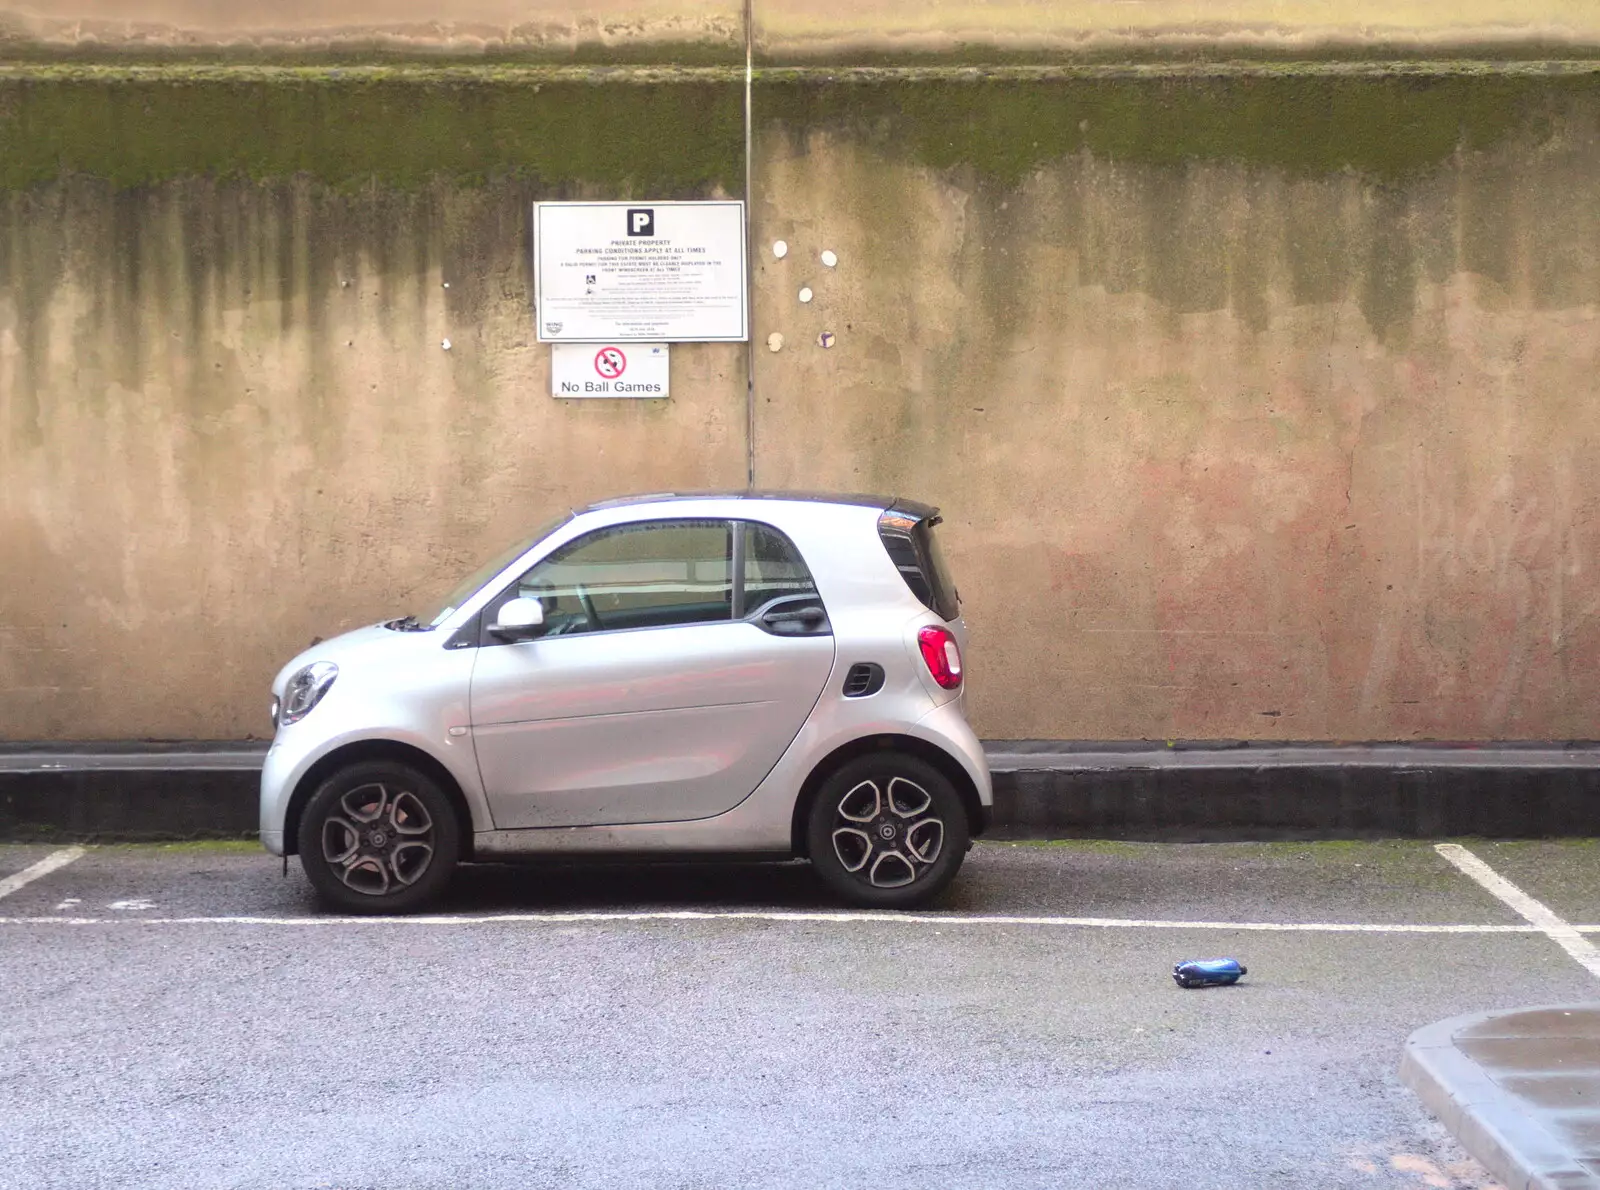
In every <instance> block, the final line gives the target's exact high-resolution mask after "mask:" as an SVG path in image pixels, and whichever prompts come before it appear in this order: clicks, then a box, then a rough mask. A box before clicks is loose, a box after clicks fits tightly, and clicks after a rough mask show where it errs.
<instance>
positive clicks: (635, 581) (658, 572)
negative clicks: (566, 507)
mask: <svg viewBox="0 0 1600 1190" xmlns="http://www.w3.org/2000/svg"><path fill="white" fill-rule="evenodd" d="M732 556H733V551H732V537H731V526H730V525H729V522H727V521H723V520H716V521H709V520H704V521H693V520H684V521H649V522H645V523H642V524H636V525H616V526H613V527H611V528H608V529H597V530H595V531H594V532H593V533H586V534H585V535H584V536H582V537H580V538H578V539H577V540H575V541H571V542H568V543H567V544H566V545H564V546H562V547H561V548H560V549H558V550H556V551H555V553H553V554H551V555H550V556H549V557H547V558H545V559H544V560H543V561H542V562H539V563H538V564H537V565H535V566H534V567H533V568H532V569H531V570H529V571H528V572H527V573H525V574H524V575H523V576H522V577H521V578H519V579H518V580H517V582H516V585H515V587H514V588H513V589H512V591H510V592H508V593H507V594H508V595H511V594H514V595H517V596H524V597H529V598H535V599H538V600H539V601H540V602H541V603H543V604H544V617H545V632H544V634H543V635H545V636H565V635H570V634H572V633H575V632H610V631H617V630H620V629H626V628H665V627H669V626H671V625H675V624H703V623H711V622H714V621H717V620H727V619H731V618H732V615H733V579H732V576H733V566H732Z"/></svg>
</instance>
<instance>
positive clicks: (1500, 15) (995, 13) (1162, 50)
mask: <svg viewBox="0 0 1600 1190" xmlns="http://www.w3.org/2000/svg"><path fill="white" fill-rule="evenodd" d="M752 8H753V13H754V18H755V21H754V34H755V40H756V46H757V50H758V52H759V54H760V55H761V56H762V57H763V59H770V60H779V61H783V60H802V61H804V60H815V59H817V58H819V57H826V58H829V59H833V60H838V59H840V58H855V57H861V56H863V55H884V54H889V55H905V54H912V55H926V54H938V55H949V54H972V53H980V54H982V55H984V56H986V57H988V56H992V54H993V53H994V52H995V51H999V52H1002V53H1007V54H1019V55H1036V54H1047V55H1059V54H1063V53H1066V54H1090V55H1094V54H1110V55H1113V56H1116V57H1118V58H1125V57H1126V56H1127V55H1129V54H1145V53H1152V54H1171V53H1181V54H1186V55H1191V54H1217V53H1222V54H1229V55H1232V54H1237V53H1241V52H1242V53H1268V54H1272V53H1293V54H1304V53H1307V52H1313V53H1327V52H1334V53H1338V52H1349V51H1353V52H1356V53H1361V54H1366V53H1370V52H1372V51H1373V50H1374V49H1379V50H1382V51H1385V52H1394V51H1397V50H1398V51H1401V52H1408V53H1409V52H1416V51H1419V50H1425V51H1429V52H1433V51H1437V50H1439V49H1441V48H1445V49H1448V48H1452V47H1460V46H1466V45H1476V46H1489V47H1495V49H1496V50H1497V52H1503V51H1504V50H1505V49H1507V48H1508V47H1515V46H1518V45H1529V44H1531V45H1536V46H1538V47H1539V50H1538V52H1540V53H1551V52H1567V51H1570V50H1571V49H1572V48H1573V47H1584V46H1587V47H1593V46H1594V45H1595V44H1597V43H1600V10H1597V9H1596V6H1595V5H1594V4H1593V3H1591V2H1590V0H1141V2H1140V3H1138V4H1126V3H1123V4H1113V3H1106V2H1105V0H954V2H950V0H946V2H942V3H937V4H935V3H929V2H928V0H754V2H753V5H752ZM743 10H744V5H743V3H742V2H741V0H584V2H583V3H582V4H575V3H570V2H563V0H454V2H452V3H449V4H444V3H441V2H440V0H353V2H348V3H341V4H337V5H329V4H326V3H321V2H319V0H237V2H231V3H229V2H219V0H49V2H48V3H41V2H38V0H33V2H26V0H23V2H19V0H0V37H5V38H7V39H9V40H10V42H11V45H12V51H13V52H18V51H21V50H27V51H29V52H34V53H47V54H63V53H70V54H82V53H112V54H125V53H150V54H173V53H187V52H209V51H215V50H217V49H226V50H229V51H236V52H246V53H269V54H283V53H290V54H297V53H316V52H326V51H339V50H344V49H353V50H358V51H361V52H370V51H373V50H381V51H387V52H399V53H421V54H430V55H437V54H441V53H443V54H460V55H479V54H485V53H487V54H494V55H505V54H511V55H517V56H524V57H529V56H531V57H565V56H572V55H579V56H588V57H594V56H601V57H617V56H623V57H641V56H642V57H649V58H651V59H652V60H665V61H684V60H687V58H695V59H705V58H710V57H719V56H720V57H724V58H734V57H741V58H742V55H743V46H744V30H743Z"/></svg>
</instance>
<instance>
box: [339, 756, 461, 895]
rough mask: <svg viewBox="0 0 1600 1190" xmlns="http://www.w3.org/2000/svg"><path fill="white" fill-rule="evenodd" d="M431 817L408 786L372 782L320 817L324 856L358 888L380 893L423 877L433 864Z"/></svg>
mask: <svg viewBox="0 0 1600 1190" xmlns="http://www.w3.org/2000/svg"><path fill="white" fill-rule="evenodd" d="M435 834H436V832H435V828H434V822H433V816H432V815H430V814H429V813H428V810H427V807H426V806H424V805H423V804H422V799H421V798H419V797H418V796H417V795H416V794H415V793H412V792H410V791H409V790H403V789H400V790H397V789H395V788H394V787H393V786H391V785H388V784H385V783H381V782H373V783H371V784H367V785H358V786H356V787H355V788H354V789H351V790H350V791H349V792H347V793H345V794H344V795H343V796H342V797H340V798H339V801H338V805H337V806H336V807H335V809H334V811H333V812H332V813H330V814H329V815H328V816H327V817H326V818H325V819H323V822H322V858H323V859H324V860H326V861H327V864H328V867H329V869H331V870H332V872H333V873H334V875H336V876H337V877H338V878H339V880H340V881H341V882H342V883H343V884H344V885H345V886H346V887H347V888H349V889H351V890H352V891H354V892H358V893H362V894H365V895H366V896H372V897H381V896H383V895H384V894H385V893H388V892H391V891H394V890H396V889H401V888H407V887H409V886H411V885H413V884H415V883H416V882H417V881H418V880H420V879H421V878H422V876H423V874H424V873H426V872H427V870H428V867H429V865H430V864H432V863H433V856H434V848H435V844H436V838H435Z"/></svg>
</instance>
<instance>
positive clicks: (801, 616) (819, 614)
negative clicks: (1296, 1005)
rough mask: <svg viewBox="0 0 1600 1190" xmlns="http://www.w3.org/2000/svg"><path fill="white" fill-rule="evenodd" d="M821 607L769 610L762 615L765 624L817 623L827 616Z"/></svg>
mask: <svg viewBox="0 0 1600 1190" xmlns="http://www.w3.org/2000/svg"><path fill="white" fill-rule="evenodd" d="M826 615H827V613H825V612H824V611H823V610H822V609H821V608H820V607H803V608H801V609H800V610H798V611H792V612H768V613H767V614H766V615H764V616H762V617H761V622H762V623H763V624H815V623H818V622H819V621H821V620H823V619H825V618H826Z"/></svg>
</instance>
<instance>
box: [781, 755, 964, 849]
mask: <svg viewBox="0 0 1600 1190" xmlns="http://www.w3.org/2000/svg"><path fill="white" fill-rule="evenodd" d="M873 752H900V753H904V754H905V755H907V756H915V757H916V758H917V759H919V760H922V761H926V762H927V763H928V764H931V765H932V766H933V767H934V768H936V769H938V770H939V772H940V774H941V775H943V776H944V777H945V779H946V780H948V781H949V782H950V784H952V785H953V786H955V789H956V792H957V793H958V794H960V795H961V804H962V806H963V807H964V808H965V809H966V811H967V827H968V830H969V831H970V833H971V836H972V838H974V839H976V838H977V837H978V836H979V835H981V834H982V833H983V831H984V828H985V827H986V826H987V825H988V815H987V814H985V813H984V809H983V802H982V801H981V800H980V799H979V797H978V787H977V785H975V784H974V783H973V780H972V776H971V774H969V773H968V772H967V770H966V768H965V767H964V766H963V765H962V764H961V762H960V761H959V760H957V759H956V758H955V757H954V756H952V755H950V753H948V752H946V751H945V750H944V749H943V748H941V747H939V746H938V745H937V744H932V743H929V742H928V741H927V740H923V739H918V738H917V737H916V736H909V735H898V734H895V733H892V732H886V733H878V734H875V735H869V736H862V737H861V738H859V739H854V740H851V741H850V742H849V743H847V744H841V745H840V746H839V747H837V748H835V749H834V750H833V751H832V752H830V753H828V755H826V756H824V757H823V758H822V759H821V760H820V761H818V762H817V763H816V764H815V765H814V766H813V767H812V769H811V772H810V773H809V774H808V775H807V777H806V779H805V781H804V782H803V783H802V784H801V786H800V796H799V797H797V798H795V802H794V815H793V818H792V819H791V821H790V825H789V846H790V848H791V850H792V851H793V854H795V855H796V856H805V855H806V854H807V847H806V821H807V818H808V817H809V815H810V813H811V803H812V802H813V801H815V800H816V797H817V791H818V790H820V789H821V788H822V785H823V782H825V781H826V780H827V779H828V777H829V776H830V775H831V774H832V773H834V772H835V771H836V770H838V768H839V767H840V766H841V765H845V764H848V763H850V761H852V760H855V759H856V758H857V757H860V756H867V755H870V754H871V753H873Z"/></svg>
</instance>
